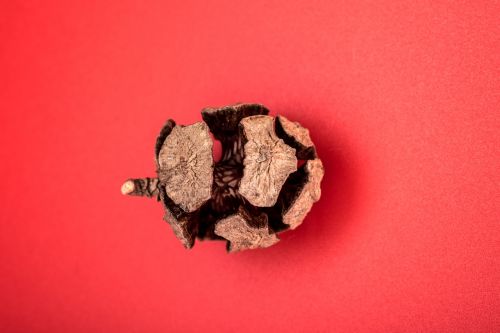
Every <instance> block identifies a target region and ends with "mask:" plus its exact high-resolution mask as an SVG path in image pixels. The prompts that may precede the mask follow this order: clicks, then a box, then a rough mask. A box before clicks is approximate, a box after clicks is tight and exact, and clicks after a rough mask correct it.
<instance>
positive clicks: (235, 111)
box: [201, 104, 269, 142]
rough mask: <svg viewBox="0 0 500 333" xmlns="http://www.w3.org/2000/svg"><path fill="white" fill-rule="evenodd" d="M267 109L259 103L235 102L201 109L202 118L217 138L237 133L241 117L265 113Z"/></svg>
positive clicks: (267, 111) (221, 138)
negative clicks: (219, 106) (220, 106)
mask: <svg viewBox="0 0 500 333" xmlns="http://www.w3.org/2000/svg"><path fill="white" fill-rule="evenodd" d="M268 113H269V110H268V109H267V108H266V107H264V106H263V105H260V104H235V105H230V106H225V107H222V108H205V109H203V110H202V111H201V116H202V118H203V120H204V121H205V122H206V123H207V125H208V127H209V128H210V131H211V132H212V133H213V134H214V137H215V138H216V139H217V140H220V141H221V142H223V141H224V140H225V139H226V138H228V137H231V136H233V135H235V134H236V135H237V134H238V131H239V129H238V125H239V123H240V121H241V119H243V118H245V117H249V116H255V115H266V114H268Z"/></svg>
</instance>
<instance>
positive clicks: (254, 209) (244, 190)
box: [122, 104, 324, 252]
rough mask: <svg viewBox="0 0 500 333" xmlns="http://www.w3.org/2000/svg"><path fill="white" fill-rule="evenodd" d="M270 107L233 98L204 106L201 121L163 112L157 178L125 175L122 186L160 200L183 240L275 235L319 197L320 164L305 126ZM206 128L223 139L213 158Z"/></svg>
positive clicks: (269, 238) (238, 244)
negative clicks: (179, 118) (216, 157)
mask: <svg viewBox="0 0 500 333" xmlns="http://www.w3.org/2000/svg"><path fill="white" fill-rule="evenodd" d="M268 113H269V110H268V109H266V108H265V107H264V106H262V105H259V104H236V105H232V106H226V107H223V108H218V109H214V108H206V109H203V110H202V112H201V114H202V117H203V120H204V121H201V122H198V123H195V124H193V125H189V126H183V125H176V124H175V122H174V121H173V120H168V121H167V123H166V124H165V125H164V126H163V129H162V130H161V132H160V135H159V136H158V139H157V141H156V149H155V156H156V168H157V170H156V172H157V178H141V179H129V180H127V181H126V182H125V183H124V184H123V186H122V193H123V194H128V195H138V196H146V197H156V198H157V200H159V201H161V202H162V203H163V206H164V208H165V217H164V219H165V220H166V221H167V222H168V223H169V224H170V225H171V227H172V229H173V230H174V233H175V235H176V236H177V238H178V239H179V240H180V241H181V242H182V244H183V245H184V246H185V247H186V248H191V247H193V245H194V241H195V239H196V238H198V239H212V240H226V241H227V249H228V251H229V252H232V251H240V250H245V249H255V248H263V247H268V246H271V245H273V244H275V243H277V242H278V241H279V239H278V237H277V233H279V232H282V231H285V230H287V229H295V228H296V227H297V226H299V225H300V224H301V223H302V221H303V220H304V218H305V216H306V215H307V213H308V212H309V211H310V209H311V207H312V205H313V203H314V202H316V201H318V200H319V198H320V196H321V189H320V183H321V180H322V178H323V174H324V171H323V165H322V163H321V160H320V159H319V158H318V156H317V153H316V149H315V147H314V144H313V142H312V141H311V138H310V137H309V131H308V130H307V129H306V128H304V127H302V126H301V125H300V124H299V123H296V122H291V121H289V120H288V119H286V118H285V117H283V116H277V117H276V118H274V117H271V116H269V115H268ZM209 131H210V132H211V133H212V134H213V136H214V137H215V139H217V140H219V141H220V142H221V144H222V157H221V159H220V160H219V161H214V160H213V155H212V147H213V141H212V138H211V137H210V133H209ZM302 162H303V163H302ZM298 165H300V166H298Z"/></svg>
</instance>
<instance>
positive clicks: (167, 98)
mask: <svg viewBox="0 0 500 333" xmlns="http://www.w3.org/2000/svg"><path fill="white" fill-rule="evenodd" d="M499 12H500V6H499V5H498V2H496V4H495V2H494V1H492V2H483V1H469V2H468V3H465V2H463V3H462V2H461V1H449V2H445V1H408V2H406V3H402V2H396V1H306V0H304V1H282V2H276V1H248V2H240V1H238V2H235V1H224V2H219V1H217V2H209V1H197V2H192V1H176V2H174V1H172V2H167V1H156V2H150V1H116V3H114V4H103V3H102V2H101V1H80V2H75V1H58V2H55V1H2V4H1V5H0V37H1V40H0V42H1V44H0V85H1V86H0V110H1V113H0V124H1V125H0V126H1V127H0V128H1V130H0V140H1V141H0V142H1V150H0V161H1V163H0V174H1V177H2V180H1V192H0V202H1V205H0V222H1V224H0V228H1V230H0V262H1V266H0V288H1V289H0V292H1V296H0V298H1V300H0V331H1V332H184V331H186V332H200V331H203V330H206V331H221V332H236V331H238V332H254V331H260V332H265V331H277V332H295V331H297V332H307V331H309V332H326V331H329V332H333V331H335V332H403V331H404V332H445V331H446V332H466V331H474V332H495V331H497V332H498V331H499V330H500V314H499V313H500V297H499V294H500V287H499V284H500V282H499V280H500V261H499V252H500V205H499V201H500V200H499V199H500V190H499V188H500V173H499V169H500V153H499V147H500V134H499V133H500V114H499V102H500V98H499V91H500V82H499V77H500V71H499V68H500V63H499V58H498V54H499V51H500V47H499V35H500V29H499V25H498V23H499V22H498V13H499ZM237 101H244V102H259V103H263V104H265V105H266V106H268V107H269V108H270V109H271V111H272V112H273V113H274V114H276V113H282V114H284V115H286V116H287V117H289V118H290V119H293V120H298V121H300V122H301V123H302V124H304V125H305V126H307V127H309V128H310V129H311V133H312V138H313V140H314V141H315V142H316V143H317V146H318V150H319V154H320V157H321V158H322V159H323V161H324V164H325V168H326V175H325V178H324V181H323V197H322V199H321V200H320V201H319V202H318V203H317V204H316V205H315V206H314V207H313V210H312V212H311V214H310V215H309V216H308V218H307V219H306V221H305V223H304V224H303V225H302V226H301V227H300V228H298V229H297V230H295V231H292V232H289V233H286V234H284V235H283V237H282V241H281V242H280V243H279V244H278V245H276V246H274V247H272V248H269V249H266V250H257V251H248V252H244V253H238V254H232V255H228V254H226V253H225V249H224V245H223V244H222V243H219V242H205V243H200V242H198V243H197V244H196V245H195V248H194V249H193V250H191V251H187V250H184V249H183V248H182V246H181V245H180V243H179V242H178V241H177V240H176V239H175V237H174V235H173V233H172V232H171V230H170V229H169V226H168V225H167V224H166V223H165V222H163V221H162V215H163V213H162V208H161V205H160V204H159V203H156V202H154V201H149V200H146V199H140V198H127V197H123V196H121V194H120V185H121V183H122V181H123V180H125V179H126V178H128V177H141V176H152V175H153V174H154V160H153V147H154V142H155V138H156V135H157V134H158V132H159V130H160V128H161V126H162V124H163V122H164V121H165V120H166V119H167V118H169V117H171V118H174V119H175V120H176V121H177V122H178V123H181V124H190V123H193V122H195V121H199V120H200V119H201V117H200V114H199V111H200V109H201V108H202V107H204V106H209V105H211V106H217V105H226V104H231V103H234V102H237Z"/></svg>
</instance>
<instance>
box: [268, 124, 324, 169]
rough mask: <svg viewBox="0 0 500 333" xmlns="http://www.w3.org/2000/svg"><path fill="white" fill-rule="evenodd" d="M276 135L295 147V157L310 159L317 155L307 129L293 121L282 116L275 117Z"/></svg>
mask: <svg viewBox="0 0 500 333" xmlns="http://www.w3.org/2000/svg"><path fill="white" fill-rule="evenodd" d="M275 130H276V135H277V136H278V137H279V138H281V139H283V141H285V143H286V144H287V145H289V146H290V147H293V148H295V150H296V151H297V153H296V154H297V155H296V156H297V159H299V160H311V159H314V158H316V157H317V154H316V148H315V147H314V144H313V143H312V141H311V138H310V137H309V131H308V130H307V129H306V128H304V127H302V126H301V125H300V124H299V123H293V122H291V121H290V120H288V119H286V118H285V117H283V116H278V117H276V121H275Z"/></svg>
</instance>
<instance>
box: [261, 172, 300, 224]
mask: <svg viewBox="0 0 500 333" xmlns="http://www.w3.org/2000/svg"><path fill="white" fill-rule="evenodd" d="M306 183H307V172H306V168H305V164H304V165H302V166H301V167H299V169H298V170H297V171H295V172H294V173H292V174H290V176H289V177H288V179H287V180H286V182H285V184H284V185H283V187H282V188H281V191H280V194H279V197H278V201H277V202H276V204H275V205H274V206H273V207H268V208H265V209H264V211H265V212H266V214H267V215H268V216H269V221H270V227H271V228H272V229H273V230H274V231H275V232H281V231H284V230H286V229H288V228H289V227H290V226H289V225H288V224H285V223H283V215H284V214H285V213H286V212H287V211H288V210H289V209H290V206H291V205H292V203H293V202H294V201H295V199H296V198H297V196H298V195H299V193H300V191H301V190H302V189H303V188H304V186H305V184H306Z"/></svg>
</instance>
